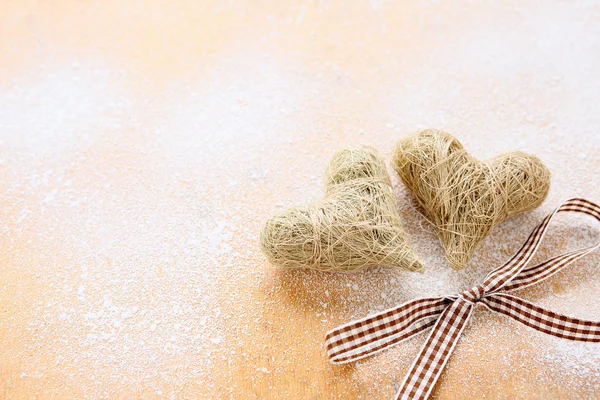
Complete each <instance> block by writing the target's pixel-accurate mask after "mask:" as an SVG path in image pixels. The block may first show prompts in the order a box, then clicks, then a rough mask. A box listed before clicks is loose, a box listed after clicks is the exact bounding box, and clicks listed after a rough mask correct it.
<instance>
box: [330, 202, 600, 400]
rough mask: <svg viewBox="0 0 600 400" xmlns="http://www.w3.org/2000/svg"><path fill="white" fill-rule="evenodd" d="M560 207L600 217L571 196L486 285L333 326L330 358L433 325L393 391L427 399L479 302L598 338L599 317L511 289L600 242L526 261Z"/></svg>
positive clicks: (348, 358) (578, 336)
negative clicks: (571, 312) (543, 303)
mask: <svg viewBox="0 0 600 400" xmlns="http://www.w3.org/2000/svg"><path fill="white" fill-rule="evenodd" d="M561 212H575V213H582V214H587V215H590V216H592V217H594V218H595V219H596V220H598V221H599V222H600V206H598V205H597V204H594V203H592V202H590V201H588V200H585V199H580V198H574V199H570V200H567V201H566V202H564V203H563V204H562V205H561V206H560V207H558V208H557V209H556V210H554V212H552V213H551V214H549V215H548V216H547V217H546V218H544V220H542V222H541V223H540V224H539V225H538V226H537V227H536V228H535V229H534V230H533V232H532V233H531V234H530V235H529V238H528V239H527V241H526V242H525V244H524V245H523V246H522V247H521V249H520V250H519V251H518V252H517V253H516V254H515V255H514V256H513V257H512V258H511V259H510V260H508V262H506V263H505V264H504V265H503V266H501V267H500V268H498V269H496V270H494V271H492V272H490V273H489V274H488V275H487V276H486V278H485V280H484V281H483V283H482V284H480V285H477V286H475V287H473V288H471V289H469V290H467V291H465V292H463V293H461V294H458V295H452V296H444V297H439V298H423V299H417V300H413V301H409V302H407V303H404V304H402V305H399V306H397V307H395V308H392V309H389V310H386V311H383V312H380V313H378V314H375V315H372V316H369V317H366V318H363V319H360V320H357V321H354V322H350V323H348V324H346V325H342V326H340V327H339V328H336V329H334V330H332V331H330V332H329V333H328V334H327V337H326V344H327V353H328V356H329V359H330V361H331V362H332V363H333V364H344V363H348V362H352V361H356V360H359V359H361V358H364V357H367V356H371V355H373V354H376V353H378V352H380V351H382V350H384V349H387V348H389V347H391V346H394V345H396V344H398V343H400V342H401V341H403V340H406V339H408V338H410V337H412V336H414V335H416V334H418V333H421V332H424V331H425V330H427V329H429V328H431V327H433V329H432V330H431V332H430V334H429V337H428V338H427V340H426V342H425V344H424V345H423V347H422V348H421V351H420V353H419V355H418V356H417V358H416V359H415V361H414V362H413V364H412V366H411V368H410V370H409V372H408V373H407V375H406V377H405V378H404V381H403V383H402V385H401V387H400V390H399V391H398V393H396V396H395V399H427V398H428V397H429V395H430V394H431V391H432V390H433V388H434V386H435V384H436V382H437V380H438V378H439V376H440V374H441V372H442V370H443V369H444V366H445V365H446V362H447V361H448V359H449V358H450V355H451V354H452V351H453V350H454V347H455V346H456V343H457V342H458V338H459V337H460V335H461V333H462V331H463V330H464V329H465V326H466V325H467V323H468V321H469V319H470V317H471V314H472V313H473V310H474V308H475V305H477V304H481V305H482V306H484V307H486V308H488V309H490V310H492V311H495V312H497V313H500V314H503V315H506V316H508V317H511V318H513V319H514V320H516V321H518V322H520V323H522V324H525V325H527V326H529V327H531V328H533V329H537V330H539V331H541V332H544V333H547V334H549V335H553V336H557V337H560V338H564V339H569V340H576V341H582V342H600V321H586V320H582V319H578V318H574V317H568V316H566V315H561V314H558V313H555V312H553V311H549V310H546V309H544V308H541V307H539V306H537V305H535V304H532V303H530V302H528V301H525V300H523V299H520V298H518V297H515V296H513V295H510V294H508V293H507V292H510V291H513V290H517V289H522V288H525V287H527V286H531V285H534V284H536V283H538V282H541V281H543V280H544V279H547V278H549V277H550V276H552V275H554V274H555V273H557V272H558V271H560V270H561V269H562V268H564V267H566V266H567V265H569V264H571V263H572V262H573V261H575V260H577V259H579V258H581V257H583V256H585V255H586V254H589V253H591V252H592V251H594V250H596V249H597V248H599V247H600V241H599V242H598V243H596V244H594V245H592V246H589V247H586V248H583V249H579V250H575V251H571V252H569V253H565V254H561V255H559V256H556V257H553V258H551V259H549V260H546V261H544V262H542V263H540V264H537V265H534V266H528V263H529V262H530V261H531V259H532V257H533V256H534V254H535V252H536V251H537V249H538V247H539V245H540V242H541V241H542V239H543V237H544V234H545V233H546V230H547V229H548V224H549V223H550V221H551V220H552V218H553V217H554V216H555V215H556V214H557V213H561Z"/></svg>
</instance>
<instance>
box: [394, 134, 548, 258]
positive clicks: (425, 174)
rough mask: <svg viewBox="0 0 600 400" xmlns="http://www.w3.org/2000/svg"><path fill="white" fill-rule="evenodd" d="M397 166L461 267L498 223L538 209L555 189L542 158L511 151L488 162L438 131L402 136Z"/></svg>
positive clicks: (396, 158) (451, 137) (396, 157)
mask: <svg viewBox="0 0 600 400" xmlns="http://www.w3.org/2000/svg"><path fill="white" fill-rule="evenodd" d="M392 164H393V167H394V169H395V170H396V172H397V173H398V174H399V175H400V178H401V179H402V181H403V182H404V184H405V185H406V186H407V187H408V188H409V190H410V191H411V192H412V194H413V195H414V196H415V197H416V199H417V201H418V203H419V205H420V206H421V208H422V211H423V213H424V215H425V217H426V218H427V219H428V220H429V222H431V224H433V225H434V226H435V228H436V230H437V232H438V234H439V236H440V239H441V240H442V243H443V245H444V247H445V249H446V257H447V259H448V261H449V263H450V264H451V265H452V266H453V267H454V268H456V269H460V268H463V267H464V266H465V265H466V264H467V262H468V261H469V260H470V259H471V257H472V256H473V253H474V251H475V249H476V248H477V245H478V244H479V243H480V242H481V241H482V240H483V239H485V237H486V236H487V235H488V234H489V233H490V231H491V230H492V228H494V226H496V225H498V224H499V223H501V222H502V221H504V220H505V219H507V218H509V217H511V216H513V215H516V214H519V213H522V212H525V211H530V210H533V209H535V208H536V207H538V206H539V205H540V204H542V202H543V201H544V200H545V199H546V196H547V195H548V190H549V188H550V171H549V170H548V169H547V168H546V167H545V166H544V164H542V162H541V161H540V160H539V159H538V158H537V157H534V156H532V155H528V154H525V153H521V152H511V153H506V154H503V155H500V156H498V157H495V158H493V159H491V160H489V161H487V162H482V161H479V160H477V159H476V158H474V157H473V156H471V155H470V154H469V153H467V152H466V150H465V149H464V148H463V146H462V145H461V144H460V142H459V141H458V140H457V139H456V138H455V137H453V136H451V135H449V134H447V133H445V132H442V131H437V130H426V131H422V132H420V133H418V134H416V135H413V136H410V137H407V138H406V139H403V140H401V141H400V142H399V143H398V145H397V147H396V150H395V152H394V156H393V161H392Z"/></svg>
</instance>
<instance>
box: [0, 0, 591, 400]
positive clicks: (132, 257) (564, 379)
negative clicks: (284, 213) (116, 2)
mask: <svg viewBox="0 0 600 400" xmlns="http://www.w3.org/2000/svg"><path fill="white" fill-rule="evenodd" d="M457 4H458V5H456V6H455V7H456V8H453V9H452V11H453V14H452V16H450V17H449V18H452V17H454V18H456V19H457V22H456V24H454V23H453V25H456V26H457V27H462V26H465V27H469V29H473V30H475V31H469V29H466V28H465V29H466V30H467V31H468V32H463V30H462V29H463V28H460V29H459V28H457V29H456V30H455V31H452V32H450V33H449V32H448V31H447V29H443V28H444V26H446V25H444V24H441V25H440V24H439V21H438V19H437V17H436V18H433V17H432V15H439V13H436V12H430V11H429V9H428V7H434V5H427V6H422V7H425V8H423V9H422V10H421V11H420V12H422V13H423V15H421V14H419V15H414V17H415V18H417V19H419V20H421V19H424V20H423V21H422V22H423V23H425V24H426V25H427V26H426V29H424V31H421V30H419V29H416V28H415V26H414V24H413V23H412V22H410V23H407V24H404V23H401V24H398V23H396V22H394V23H393V24H391V23H389V22H390V21H388V22H387V23H384V22H377V25H376V28H375V27H373V26H372V25H371V29H374V30H376V31H377V32H379V29H380V28H381V29H384V30H385V29H392V27H393V26H396V25H398V27H397V28H393V29H404V28H403V26H404V25H406V26H407V28H406V29H409V31H406V32H404V31H400V32H395V34H396V35H404V34H406V35H408V36H410V37H413V35H414V37H415V40H417V41H418V42H419V43H420V44H419V47H418V48H408V49H407V51H408V53H407V54H412V56H409V57H406V55H405V54H404V53H403V52H400V53H398V52H396V51H395V50H394V49H397V48H400V49H402V47H401V46H400V47H398V46H396V44H397V43H395V42H387V41H385V40H388V39H387V38H388V37H393V35H388V34H387V33H386V34H385V35H384V36H381V35H379V36H378V35H376V36H374V37H375V38H380V39H377V40H381V41H382V44H380V43H379V42H378V41H376V39H369V37H370V35H364V38H363V39H360V38H359V37H357V40H358V42H357V43H355V46H356V47H351V48H350V49H348V48H345V47H342V48H338V45H342V44H343V43H341V42H340V41H339V40H338V38H336V37H335V35H334V36H333V37H329V39H327V38H328V36H327V35H329V34H331V32H329V31H327V30H325V31H324V30H322V28H319V27H317V26H316V25H315V23H314V22H315V20H314V19H315V18H318V17H316V16H314V15H313V16H312V17H311V16H310V15H311V12H309V11H310V10H308V9H307V10H305V9H304V8H302V10H298V13H297V15H295V16H294V18H291V19H290V20H289V24H292V25H294V24H302V23H307V22H306V21H309V20H310V19H311V18H312V19H313V20H312V25H313V27H314V29H315V30H314V31H313V32H312V33H311V36H310V43H313V40H315V41H316V42H315V43H316V44H315V46H316V47H315V48H314V49H313V46H312V45H311V46H309V47H310V49H313V50H314V51H315V52H316V53H314V54H313V53H310V51H309V53H310V54H311V55H310V56H307V55H306V54H304V55H302V54H297V53H294V52H289V51H287V50H284V49H287V48H295V47H296V46H297V43H296V42H293V44H291V45H290V46H286V44H285V43H283V42H282V43H279V42H277V40H275V39H274V38H275V37H280V38H281V37H283V36H284V32H285V29H288V28H289V27H288V26H287V25H285V24H283V25H279V24H274V25H270V24H271V23H269V24H266V26H268V27H269V28H268V29H271V30H272V31H271V33H272V34H273V35H266V36H265V37H264V38H261V40H258V41H256V40H254V39H250V40H249V43H247V44H248V46H243V45H242V46H240V47H239V48H238V47H235V48H233V49H230V50H227V51H225V50H223V51H222V52H219V53H218V55H217V56H215V57H214V59H213V58H211V60H212V63H211V65H210V68H209V73H208V74H204V73H201V72H198V73H197V74H194V73H190V74H189V76H185V77H179V78H177V79H175V78H173V77H169V79H168V81H169V84H168V85H164V86H161V85H157V86H156V87H155V86H153V84H152V82H148V81H147V80H145V78H144V79H140V76H139V75H138V72H137V71H135V69H134V68H125V69H123V70H118V69H117V68H116V67H114V66H113V67H107V66H104V67H101V66H99V65H100V64H101V63H100V62H99V61H97V60H95V61H94V62H91V61H90V62H88V63H84V62H77V63H71V62H65V63H62V64H61V63H58V64H52V65H41V67H43V68H40V70H39V71H38V70H35V71H32V72H27V73H26V74H24V75H22V76H17V77H15V78H14V79H13V80H12V81H11V82H9V83H8V84H6V85H3V86H1V87H0V140H1V141H2V146H1V150H0V181H1V182H2V188H1V190H0V202H1V203H2V205H3V219H2V226H0V232H1V235H2V236H1V237H0V240H1V241H2V245H3V252H2V254H3V255H4V260H3V263H1V265H0V278H2V279H0V281H1V283H0V289H1V290H0V292H2V294H0V299H1V300H2V303H3V307H4V308H3V311H2V315H3V321H4V323H3V326H1V327H0V329H1V332H2V333H3V334H4V336H3V338H7V339H8V340H3V343H2V344H0V361H2V362H1V363H0V364H2V365H3V367H2V368H3V369H2V375H3V376H2V379H4V380H3V381H0V383H1V385H2V387H3V390H5V393H7V395H8V396H10V395H13V394H14V396H13V397H18V394H20V393H28V395H30V396H29V397H44V396H47V397H52V396H54V395H55V397H71V398H117V397H119V398H137V397H140V398H148V397H154V396H156V397H166V398H197V397H203V398H252V399H267V398H269V399H297V398H299V396H300V397H301V398H307V399H308V398H315V399H316V398H382V399H385V398H389V397H390V395H391V393H393V391H394V389H395V388H397V386H398V385H399V383H400V382H401V380H402V378H403V375H404V373H405V372H406V370H407V368H408V367H409V366H410V363H411V362H412V359H413V358H414V356H415V355H416V353H417V351H418V349H419V348H420V346H421V344H422V342H423V340H424V336H419V337H415V338H414V339H411V340H410V341H408V342H406V343H403V344H401V345H399V346H397V347H395V348H394V349H392V350H389V351H386V352H384V353H382V354H380V355H378V356H376V357H373V358H369V359H365V360H361V361H360V362H358V363H356V364H354V365H351V366H346V367H340V366H332V365H330V364H329V363H328V362H327V360H326V357H325V351H324V345H323V337H324V334H325V332H326V331H328V330H329V329H332V328H334V327H335V326H337V325H338V324H341V323H344V322H348V321H350V320H352V319H354V318H359V317H362V316H365V315H366V314H368V313H371V312H376V311H381V310H384V309H386V308H389V307H392V306H394V305H397V304H399V303H401V302H404V301H407V300H410V299H414V298H416V297H421V296H435V295H444V294H454V293H457V292H460V291H462V290H465V289H468V288H469V287H471V286H472V285H474V284H477V283H479V282H480V281H481V280H482V279H483V277H484V276H485V275H486V274H487V273H488V272H489V271H490V270H491V269H492V268H495V267H497V266H499V265H500V264H501V263H502V262H504V261H505V260H506V259H507V258H508V257H510V255H511V254H512V253H513V252H514V251H516V250H517V249H518V247H519V246H520V244H521V243H522V242H523V241H524V240H525V238H526V237H527V235H528V234H529V232H530V231H531V229H532V228H533V227H534V226H535V225H536V224H537V222H538V221H539V220H540V219H541V218H542V217H543V215H545V214H546V213H547V212H549V211H550V210H551V209H552V208H553V207H554V206H555V205H557V204H558V203H559V201H560V200H562V199H564V198H566V197H567V196H577V195H581V196H585V197H587V198H590V199H592V200H595V201H600V187H598V185H596V184H594V183H595V182H596V181H597V177H596V176H595V174H596V172H597V170H598V167H599V166H600V159H599V155H600V138H599V137H598V133H597V127H598V126H599V125H600V114H599V113H598V112H597V109H596V108H594V107H596V105H597V104H599V98H598V93H600V91H598V90H597V89H598V87H599V85H600V81H599V78H598V74H597V72H596V71H597V70H598V68H597V67H598V63H599V62H600V59H598V52H597V51H593V50H594V49H595V48H596V47H597V43H598V37H599V32H598V30H597V24H594V23H593V18H592V17H590V15H593V13H590V12H588V11H589V10H588V9H587V8H586V7H587V6H585V5H584V4H583V3H581V4H578V5H576V6H573V7H571V8H568V9H565V7H566V6H564V5H561V4H553V5H551V6H546V5H544V6H543V7H542V6H540V7H533V6H527V7H526V12H520V11H517V10H515V9H512V8H510V7H508V6H507V8H510V9H509V10H505V11H506V12H507V13H506V15H504V17H502V18H500V17H494V18H490V17H489V15H494V16H497V15H498V14H497V13H496V12H495V11H494V12H492V11H489V10H488V11H489V13H490V14H489V15H488V14H486V13H484V14H485V15H488V16H487V17H485V18H475V19H476V21H472V20H471V19H470V18H469V15H472V14H470V13H465V12H463V11H465V10H467V9H471V7H472V5H470V4H467V3H463V2H459V3H457ZM388 7H392V5H389V4H387V2H378V4H377V5H376V6H374V8H375V10H374V11H373V12H375V13H381V14H376V15H377V18H382V19H383V18H384V14H385V12H386V10H387V8H388ZM482 7H483V6H482ZM325 8H326V7H325ZM324 10H325V9H323V10H321V11H319V12H326V11H324ZM352 10H353V8H352V9H350V10H348V12H353V11H352ZM396 12H398V10H396ZM317 14H318V13H317ZM360 15H362V14H360ZM398 15H400V14H398ZM354 17H358V15H355V16H354ZM465 18H466V19H465ZM274 19H275V20H278V17H274ZM261 21H262V20H261ZM286 21H287V20H286ZM378 21H379V20H378ZM280 22H281V21H280ZM326 22H327V23H326V24H325V25H327V26H329V25H328V24H329V22H331V23H333V24H334V28H335V29H333V30H332V32H338V31H340V32H345V30H344V29H346V27H345V25H343V24H342V25H340V23H339V22H337V23H336V22H335V21H333V20H332V21H326ZM286 23H287V22H286ZM261 25H265V24H264V23H262V22H261ZM317 25H318V24H317ZM384 25H385V26H384ZM337 28H339V29H337ZM446 28H447V26H446ZM265 29H267V28H265ZM289 29H292V28H289ZM298 29H300V31H301V33H299V34H302V35H304V34H305V33H306V32H307V29H305V27H304V26H302V25H300V26H299V28H298ZM280 30H281V31H280ZM310 31H311V30H310V29H309V30H308V32H310ZM563 31H564V32H563ZM424 32H426V33H424ZM473 32H477V33H476V34H475V33H473ZM497 32H503V33H502V34H498V33H497ZM275 33H278V35H279V34H281V35H279V36H278V35H275ZM289 35H291V36H293V34H292V33H289ZM474 35H475V36H477V37H479V38H480V41H478V42H477V43H474V42H473V39H472V38H473V36H474ZM322 36H325V39H323V38H322ZM360 36H363V35H360ZM419 38H423V39H424V40H418V39H419ZM359 39H360V40H359ZM542 39H544V40H551V41H552V42H551V43H548V42H544V41H543V40H542ZM306 40H309V39H306ZM329 40H331V41H330V42H329ZM361 40H362V41H361ZM342 42H344V41H343V40H342ZM436 43H438V44H436ZM244 44H246V43H245V42H244ZM318 46H324V47H323V48H325V49H327V51H326V53H327V56H326V57H324V58H323V57H321V56H322V54H320V53H319V51H320V50H318V49H319V47H318ZM382 46H383V47H385V48H386V50H385V51H379V50H381V48H382ZM594 46H596V47H594ZM349 50H352V51H349ZM303 51H308V50H306V49H305V50H303ZM311 51H312V50H311ZM403 51H404V50H403ZM349 53H356V54H360V57H359V59H354V58H352V57H351V56H350V55H349ZM507 54H512V57H505V56H506V55H507ZM365 60H366V61H365ZM369 60H370V61H369ZM57 62H58V61H57ZM363 63H367V64H363ZM40 71H41V72H40ZM421 127H436V128H443V129H446V130H448V131H449V132H451V133H453V134H455V135H457V136H458V137H459V138H460V139H461V141H462V142H463V144H464V145H465V146H466V147H467V149H469V150H470V151H472V153H473V154H474V155H475V156H478V157H481V158H487V157H492V156H494V155H496V154H498V153H501V152H504V151H509V150H515V149H520V150H525V151H528V152H532V153H535V154H536V155H538V156H539V157H540V158H541V159H542V160H543V161H544V162H545V163H546V164H547V165H548V166H549V168H550V169H551V171H552V172H553V181H552V189H551V193H550V196H549V198H548V200H547V201H546V203H545V204H544V205H543V206H542V207H541V208H540V209H539V210H537V211H535V212H532V213H528V214H525V215H521V216H517V217H515V218H513V219H511V220H509V221H507V222H505V223H504V224H502V225H501V226H499V227H498V228H497V229H495V230H494V231H493V233H492V234H491V236H490V237H489V238H488V239H486V240H485V241H484V243H483V244H482V245H481V247H480V248H479V249H478V251H477V253H476V255H475V257H474V258H473V260H472V262H471V263H470V265H469V266H468V267H467V268H465V269H464V270H462V271H454V270H452V269H451V268H450V267H449V266H448V264H447V263H446V261H445V260H444V254H443V249H442V248H441V246H440V244H439V241H438V240H437V237H436V235H435V233H434V232H433V230H432V229H431V227H430V226H428V225H427V224H426V222H425V220H424V219H423V218H422V217H421V216H419V214H418V212H417V210H416V209H415V207H414V202H413V201H412V199H411V197H410V195H409V194H408V193H407V192H406V190H405V188H404V187H403V186H402V185H401V184H399V182H398V181H397V179H396V178H395V177H394V187H395V191H396V193H397V195H398V204H399V207H400V208H401V211H402V216H403V218H404V220H405V221H406V224H405V225H406V229H407V231H408V233H409V234H410V236H411V240H412V243H413V244H414V248H415V250H416V252H417V254H419V255H420V256H421V257H422V259H423V261H424V262H425V264H426V265H427V266H428V268H427V270H426V271H425V272H424V273H422V274H419V273H409V272H406V271H400V270H390V269H386V268H381V267H377V268H372V269H369V270H368V271H365V272H364V273H361V274H358V275H337V274H324V273H318V272H314V271H287V272H286V271H280V270H276V269H275V268H273V267H271V266H270V265H268V263H267V262H266V260H265V258H264V257H263V255H262V254H261V253H260V251H259V249H258V233H259V232H260V229H261V227H262V223H263V222H264V220H265V219H266V218H267V217H268V216H269V215H271V214H272V213H273V212H275V211H278V210H281V209H283V208H285V207H288V206H291V205H294V204H306V203H309V202H312V201H314V200H316V199H318V198H319V197H321V196H322V194H323V191H322V187H323V182H322V174H323V171H324V168H325V166H326V165H327V162H328V159H329V157H330V156H331V155H332V154H333V153H334V152H335V151H336V150H338V149H339V148H341V147H342V146H344V145H348V144H358V143H361V144H367V145H373V146H375V147H377V148H379V149H381V151H382V152H383V153H384V154H385V155H386V157H387V158H388V159H389V155H390V153H391V149H392V148H393V145H394V144H395V141H396V140H397V139H398V138H399V137H401V136H402V135H403V134H405V133H407V132H409V131H412V130H414V129H417V128H421ZM574 157H576V158H574ZM599 229H600V227H599V226H598V224H597V223H594V222H593V221H590V220H589V219H579V218H571V217H566V216H560V217H559V218H558V222H557V225H556V227H553V228H552V229H551V231H550V233H549V235H548V237H547V240H546V242H545V244H544V245H543V248H542V249H541V250H540V253H539V255H538V260H542V259H545V258H548V257H550V256H551V255H553V254H556V252H563V251H568V250H570V249H573V248H576V247H582V246H584V245H589V244H590V243H592V242H593V241H594V240H595V239H596V238H597V237H598V231H599ZM599 267H600V254H593V255H590V256H588V257H587V258H585V259H583V260H580V261H578V262H577V263H575V264H574V265H572V266H570V267H569V269H568V270H566V271H564V272H561V273H560V274H558V275H557V276H555V277H552V278H551V279H549V280H548V281H547V282H544V283H542V284H539V285H537V286H535V287H533V288H529V289H526V290H523V291H522V292H520V293H518V295H519V296H522V297H523V298H525V299H528V300H530V301H533V302H535V303H538V304H540V305H542V306H544V307H547V308H549V309H551V310H555V311H558V312H563V313H567V314H571V315H574V316H578V317H582V318H588V319H598V318H599V315H600V301H598V290H597V288H598V287H600V286H599V285H600V279H599V278H598V277H599V276H600V275H598V273H597V272H598V268H599ZM7 376H8V378H7ZM569 391H571V392H569ZM437 393H438V394H439V397H440V398H472V397H483V396H484V394H487V396H486V397H491V398H568V397H571V395H572V393H579V394H581V396H580V397H593V394H596V395H597V393H600V346H599V345H597V344H581V343H572V342H568V341H565V340H560V339H555V338H551V337H548V336H546V335H544V334H541V333H538V332H535V331H533V330H531V329H529V328H526V327H524V326H522V325H519V324H517V323H515V322H512V321H510V320H508V319H507V318H502V317H498V316H495V315H493V314H492V313H491V312H488V311H485V310H483V309H480V308H479V309H477V310H476V312H475V314H474V317H473V320H472V322H471V324H470V326H469V327H468V328H467V330H466V331H465V334H464V336H463V338H462V339H461V341H460V343H459V345H458V346H457V348H456V352H455V354H454V355H453V357H452V359H451V360H450V362H449V364H448V367H447V369H446V371H445V372H444V375H443V377H442V380H441V381H440V384H439V387H438V392H437ZM503 396H504V397H503Z"/></svg>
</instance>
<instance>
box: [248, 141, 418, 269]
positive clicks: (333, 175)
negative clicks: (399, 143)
mask: <svg viewBox="0 0 600 400" xmlns="http://www.w3.org/2000/svg"><path fill="white" fill-rule="evenodd" d="M325 178H326V184H325V198H324V199H322V200H320V201H318V202H317V203H316V204H314V205H312V206H309V207H304V208H298V207H295V208H291V209H289V210H287V211H285V212H283V213H281V214H278V215H275V216H273V217H271V218H270V219H269V220H268V221H267V222H266V224H265V227H264V229H263V231H262V233H261V239H260V241H261V247H262V250H263V252H264V253H265V255H266V256H267V258H268V259H269V261H271V263H273V264H275V265H278V266H280V267H283V268H305V269H315V270H320V271H332V272H358V271H361V270H363V269H365V268H368V267H371V266H376V265H385V266H390V267H403V268H406V269H408V270H412V271H416V270H420V269H422V268H423V265H422V264H421V262H420V261H419V260H418V259H417V257H416V256H415V254H414V252H413V251H412V249H411V248H410V247H409V245H408V240H407V236H406V233H405V232H404V229H403V227H402V221H401V220H400V213H399V210H398V208H397V205H396V197H395V196H394V193H393V191H392V186H391V181H390V176H389V174H388V172H387V169H386V166H385V163H384V161H383V159H382V158H381V157H380V155H379V153H378V152H377V150H375V149H373V148H371V147H367V146H361V147H356V148H348V149H345V150H342V151H340V152H339V153H337V154H336V155H335V156H334V157H333V158H332V159H331V162H330V164H329V167H328V169H327V173H326V175H325Z"/></svg>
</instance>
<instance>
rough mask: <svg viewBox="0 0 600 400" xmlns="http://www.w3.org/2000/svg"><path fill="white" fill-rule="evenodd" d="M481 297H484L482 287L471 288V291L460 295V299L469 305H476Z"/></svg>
mask: <svg viewBox="0 0 600 400" xmlns="http://www.w3.org/2000/svg"><path fill="white" fill-rule="evenodd" d="M483 296H485V289H484V288H483V285H477V286H473V287H472V288H471V289H469V290H465V291H464V292H462V293H461V295H460V297H462V298H463V299H465V300H466V301H467V302H469V303H477V302H478V301H479V300H481V299H482V298H483Z"/></svg>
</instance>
